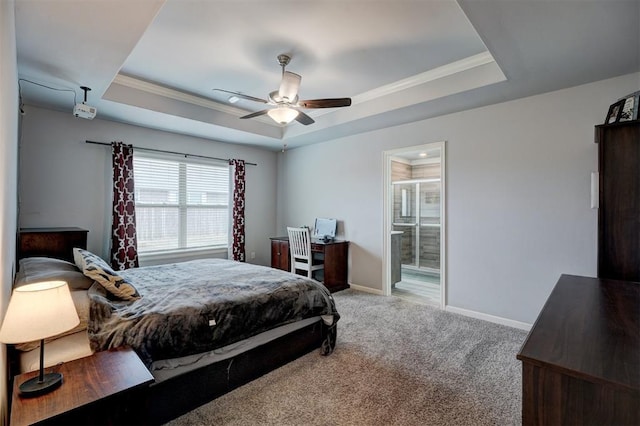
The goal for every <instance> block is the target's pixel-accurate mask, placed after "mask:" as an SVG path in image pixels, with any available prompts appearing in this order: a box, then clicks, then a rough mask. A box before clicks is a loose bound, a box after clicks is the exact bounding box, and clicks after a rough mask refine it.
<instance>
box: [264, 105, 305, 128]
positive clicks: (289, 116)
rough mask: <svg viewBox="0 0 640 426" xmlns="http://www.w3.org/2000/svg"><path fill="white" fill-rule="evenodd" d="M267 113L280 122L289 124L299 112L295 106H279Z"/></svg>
mask: <svg viewBox="0 0 640 426" xmlns="http://www.w3.org/2000/svg"><path fill="white" fill-rule="evenodd" d="M267 114H269V117H271V118H272V119H273V121H275V122H276V123H278V124H289V123H291V122H292V121H293V120H295V119H296V117H297V116H298V114H299V113H298V111H297V110H295V109H293V108H289V107H286V106H279V107H278V108H274V109H270V110H269V112H267Z"/></svg>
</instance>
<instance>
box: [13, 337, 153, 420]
mask: <svg viewBox="0 0 640 426" xmlns="http://www.w3.org/2000/svg"><path fill="white" fill-rule="evenodd" d="M46 370H47V372H48V371H57V372H59V373H62V375H63V376H64V377H63V383H62V386H60V387H59V388H57V389H56V390H54V391H52V392H50V393H48V394H45V395H41V396H37V397H34V398H22V397H21V396H20V395H19V390H18V386H19V385H20V383H22V382H23V381H25V380H27V379H30V378H31V377H35V376H37V375H38V372H37V371H32V372H29V373H24V374H21V375H19V376H16V377H15V378H14V380H13V398H12V404H11V425H12V426H18V425H27V424H122V423H125V424H133V423H138V420H139V419H140V418H141V416H143V415H144V412H143V410H142V408H143V406H144V399H143V396H144V395H142V392H140V391H142V390H144V388H145V387H147V386H148V385H149V384H151V383H152V382H153V376H152V375H151V373H150V372H149V370H147V368H146V367H145V366H144V364H143V363H142V361H140V358H138V355H136V353H135V352H134V351H133V350H131V349H123V350H117V351H105V352H97V353H96V354H94V355H92V356H89V357H86V358H81V359H78V360H75V361H69V362H67V363H64V364H62V365H59V366H55V367H51V368H47V369H46Z"/></svg>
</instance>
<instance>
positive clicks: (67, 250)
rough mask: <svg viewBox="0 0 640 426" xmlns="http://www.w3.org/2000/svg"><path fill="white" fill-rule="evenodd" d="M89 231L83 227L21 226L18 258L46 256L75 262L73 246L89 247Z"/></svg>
mask: <svg viewBox="0 0 640 426" xmlns="http://www.w3.org/2000/svg"><path fill="white" fill-rule="evenodd" d="M88 232H89V231H87V230H86V229H81V228H20V234H19V238H18V259H22V258H25V257H34V256H46V257H55V258H56V259H63V260H66V261H69V262H72V263H73V248H74V247H80V248H83V249H86V248H87V233H88Z"/></svg>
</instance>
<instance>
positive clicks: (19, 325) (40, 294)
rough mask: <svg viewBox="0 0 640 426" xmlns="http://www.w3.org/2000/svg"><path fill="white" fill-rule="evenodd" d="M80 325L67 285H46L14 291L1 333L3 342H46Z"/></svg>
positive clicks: (30, 285)
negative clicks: (45, 340) (47, 339)
mask: <svg viewBox="0 0 640 426" xmlns="http://www.w3.org/2000/svg"><path fill="white" fill-rule="evenodd" d="M78 324H80V318H78V313H77V312H76V308H75V306H74V304H73V299H71V293H70V292H69V286H68V285H67V283H66V282H64V281H46V282H41V283H33V284H27V285H23V286H20V287H18V288H16V289H14V290H13V294H12V295H11V300H10V301H9V307H8V308H7V313H6V315H5V317H4V322H3V323H2V328H1V329H0V342H3V343H23V342H31V341H34V340H41V339H46V338H47V337H52V336H55V335H57V334H60V333H64V332H65V331H69V330H71V329H72V328H74V327H75V326H77V325H78Z"/></svg>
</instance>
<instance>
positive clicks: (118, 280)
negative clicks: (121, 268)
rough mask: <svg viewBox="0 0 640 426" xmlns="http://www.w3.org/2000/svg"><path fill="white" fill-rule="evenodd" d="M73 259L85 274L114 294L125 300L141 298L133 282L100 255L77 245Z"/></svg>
mask: <svg viewBox="0 0 640 426" xmlns="http://www.w3.org/2000/svg"><path fill="white" fill-rule="evenodd" d="M73 259H74V260H75V262H76V266H78V268H80V269H82V273H83V274H85V275H86V276H87V277H89V278H91V279H94V280H96V281H97V282H98V283H100V285H102V286H103V287H104V288H105V290H107V291H108V292H109V293H111V294H113V295H114V296H116V297H119V298H120V299H123V300H136V299H139V298H140V294H139V293H138V290H136V288H135V287H134V286H133V284H131V283H130V282H128V281H125V279H124V278H122V277H121V276H120V275H118V274H116V273H115V272H114V271H113V269H111V268H110V267H109V265H107V263H106V262H105V261H104V260H102V258H100V257H99V256H96V255H95V254H93V253H91V252H90V251H87V250H83V249H81V248H77V247H76V248H74V249H73Z"/></svg>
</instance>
